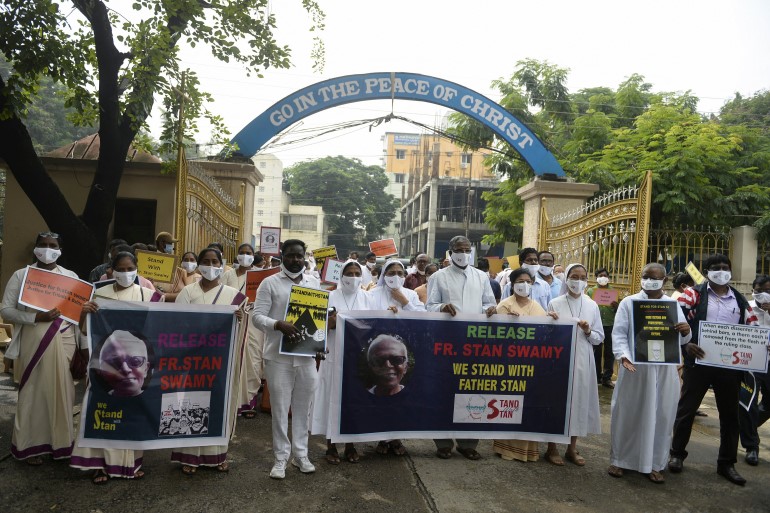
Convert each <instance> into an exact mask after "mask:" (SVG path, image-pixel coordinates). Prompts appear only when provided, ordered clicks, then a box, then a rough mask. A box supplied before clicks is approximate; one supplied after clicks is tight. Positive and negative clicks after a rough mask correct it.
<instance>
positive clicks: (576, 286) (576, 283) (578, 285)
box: [567, 280, 588, 294]
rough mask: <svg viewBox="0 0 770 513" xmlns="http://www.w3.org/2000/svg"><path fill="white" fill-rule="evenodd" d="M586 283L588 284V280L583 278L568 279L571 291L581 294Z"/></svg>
mask: <svg viewBox="0 0 770 513" xmlns="http://www.w3.org/2000/svg"><path fill="white" fill-rule="evenodd" d="M586 285H588V282H586V281H583V280H567V288H569V290H570V292H572V293H573V294H580V293H581V292H583V290H585V288H586Z"/></svg>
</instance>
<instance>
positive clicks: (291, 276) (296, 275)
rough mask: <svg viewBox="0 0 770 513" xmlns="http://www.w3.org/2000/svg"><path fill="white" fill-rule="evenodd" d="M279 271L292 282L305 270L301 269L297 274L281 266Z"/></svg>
mask: <svg viewBox="0 0 770 513" xmlns="http://www.w3.org/2000/svg"><path fill="white" fill-rule="evenodd" d="M281 271H283V273H284V274H285V275H286V276H288V277H289V278H291V279H292V280H296V279H297V278H298V277H299V276H302V274H304V272H305V268H304V267H302V269H300V270H299V272H296V273H293V272H291V271H289V270H288V269H286V266H284V265H283V264H281Z"/></svg>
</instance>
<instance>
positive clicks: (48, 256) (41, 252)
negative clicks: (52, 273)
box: [33, 248, 61, 264]
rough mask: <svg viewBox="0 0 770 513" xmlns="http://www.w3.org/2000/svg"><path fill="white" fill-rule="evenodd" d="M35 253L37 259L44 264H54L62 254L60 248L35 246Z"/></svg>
mask: <svg viewBox="0 0 770 513" xmlns="http://www.w3.org/2000/svg"><path fill="white" fill-rule="evenodd" d="M33 253H35V256H36V257H37V259H38V260H40V261H41V262H43V263H44V264H52V263H54V262H56V261H57V260H58V259H59V257H60V256H61V250H60V249H51V248H35V249H34V251H33Z"/></svg>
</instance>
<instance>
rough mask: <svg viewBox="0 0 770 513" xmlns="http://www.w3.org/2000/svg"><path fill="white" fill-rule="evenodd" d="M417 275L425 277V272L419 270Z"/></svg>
mask: <svg viewBox="0 0 770 513" xmlns="http://www.w3.org/2000/svg"><path fill="white" fill-rule="evenodd" d="M417 274H419V275H420V276H425V271H421V270H419V269H417Z"/></svg>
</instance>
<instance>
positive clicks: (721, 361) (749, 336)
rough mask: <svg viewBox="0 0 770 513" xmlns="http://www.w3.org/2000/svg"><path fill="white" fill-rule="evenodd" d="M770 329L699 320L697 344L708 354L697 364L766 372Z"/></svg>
mask: <svg viewBox="0 0 770 513" xmlns="http://www.w3.org/2000/svg"><path fill="white" fill-rule="evenodd" d="M769 341H770V328H766V327H762V326H746V325H745V324H722V323H716V322H707V321H700V328H699V330H698V345H699V346H700V347H701V349H703V352H705V353H706V356H704V357H703V358H701V359H696V360H695V363H697V364H698V365H708V366H711V367H722V368H725V369H735V370H742V371H755V372H756V371H758V372H767V345H768V342H769Z"/></svg>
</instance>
